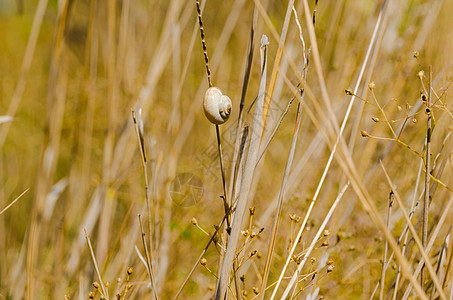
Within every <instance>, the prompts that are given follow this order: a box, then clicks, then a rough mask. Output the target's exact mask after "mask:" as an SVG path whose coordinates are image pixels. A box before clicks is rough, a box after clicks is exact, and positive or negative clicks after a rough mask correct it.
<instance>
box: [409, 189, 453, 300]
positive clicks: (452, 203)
mask: <svg viewBox="0 0 453 300" xmlns="http://www.w3.org/2000/svg"><path fill="white" fill-rule="evenodd" d="M452 206H453V197H450V200H449V201H448V204H447V206H446V207H445V209H444V210H443V213H442V216H441V217H440V219H439V221H438V223H437V225H436V229H435V230H434V232H433V234H432V236H431V239H430V241H429V243H428V245H427V246H426V253H429V252H430V251H431V248H432V247H433V245H434V242H435V240H436V238H437V235H438V234H439V232H440V230H441V229H442V225H443V224H444V222H445V220H446V219H447V215H448V211H449V210H450V209H451V208H452ZM423 266H424V259H421V260H420V262H419V263H418V265H417V268H416V269H415V272H414V276H417V275H418V273H420V271H421V269H422V267H423ZM436 279H438V278H437V276H436ZM433 281H434V280H433ZM434 288H435V287H433V289H434ZM444 288H445V287H444V286H443V285H442V291H443V289H444ZM411 289H412V287H411V285H410V284H409V285H408V286H407V288H406V291H405V293H404V296H403V298H402V299H407V298H408V297H409V293H410V291H411Z"/></svg>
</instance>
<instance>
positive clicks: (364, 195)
mask: <svg viewBox="0 0 453 300" xmlns="http://www.w3.org/2000/svg"><path fill="white" fill-rule="evenodd" d="M283 78H284V79H285V81H287V84H288V86H289V87H290V88H291V90H292V92H293V93H296V92H297V90H296V88H295V87H294V86H293V85H292V84H291V83H290V82H289V81H288V80H287V79H286V77H283ZM305 92H307V93H308V96H309V99H310V100H311V101H313V100H314V96H313V95H312V94H311V92H310V90H309V89H308V87H307V88H305ZM302 103H304V102H302ZM313 104H316V103H315V102H313ZM304 109H305V111H306V112H307V115H308V116H309V117H310V119H311V120H312V122H313V123H314V124H315V126H316V128H317V129H318V130H320V131H321V132H322V133H323V136H324V139H325V141H326V142H327V144H328V146H329V147H330V149H333V147H334V142H333V141H332V140H330V139H329V138H328V137H327V136H326V134H327V133H326V132H324V131H325V130H326V128H324V127H323V126H321V125H320V123H319V121H318V118H317V116H315V115H314V114H313V112H312V111H311V109H310V107H308V106H305V107H304ZM320 116H321V117H323V115H322V114H321V115H320ZM332 119H333V117H332V116H329V119H325V118H323V122H328V123H330V122H331V121H332ZM332 125H335V124H332ZM335 130H339V129H338V127H336V128H335ZM340 142H341V144H340V148H339V149H340V151H339V152H338V154H337V162H338V163H339V165H340V167H341V168H342V169H343V171H344V172H345V173H346V175H347V177H348V179H349V180H350V182H351V185H352V187H353V188H354V191H355V192H356V194H357V196H358V199H359V200H360V202H361V204H362V206H363V208H364V209H365V211H366V212H367V213H368V215H369V216H370V218H371V219H372V221H373V222H374V223H375V225H376V226H377V227H378V228H379V230H380V231H381V232H382V233H383V234H384V235H385V238H386V239H387V240H388V241H389V245H390V246H391V247H392V249H393V251H394V253H395V256H396V258H397V259H398V261H400V263H401V270H402V272H403V274H404V276H405V277H406V278H407V279H409V280H410V282H411V283H412V284H413V285H414V287H415V291H416V292H417V295H418V297H420V298H421V299H428V298H427V297H426V295H425V293H424V292H423V290H422V288H421V287H420V284H418V282H417V281H416V278H415V277H414V276H413V272H412V270H411V268H410V265H409V263H408V261H407V260H406V259H405V257H403V255H402V254H401V251H400V249H399V248H398V245H397V243H396V241H395V239H394V237H393V236H392V235H391V234H390V233H389V232H388V231H387V229H386V226H385V223H384V221H383V220H382V219H381V217H380V214H379V212H378V211H377V209H376V207H375V205H374V203H373V201H372V199H371V196H370V194H369V193H368V191H367V190H366V188H365V187H364V185H363V184H362V182H361V179H360V177H359V175H358V173H357V169H356V167H355V164H354V162H353V160H352V157H351V155H350V153H349V151H348V150H347V148H346V145H345V141H344V140H343V139H341V138H340Z"/></svg>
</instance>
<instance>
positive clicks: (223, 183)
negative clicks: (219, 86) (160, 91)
mask: <svg viewBox="0 0 453 300" xmlns="http://www.w3.org/2000/svg"><path fill="white" fill-rule="evenodd" d="M195 2H196V5H197V14H198V25H199V26H200V36H201V44H202V46H203V55H204V60H205V63H206V73H207V76H208V86H209V87H212V81H211V70H210V69H209V58H208V50H207V46H206V40H205V36H204V29H203V21H202V19H201V9H200V1H199V0H195ZM215 129H216V135H217V148H218V152H219V161H220V172H221V173H222V187H223V198H222V199H223V206H224V207H225V213H226V212H228V200H227V193H226V182H225V170H224V168H223V156H222V143H221V140H220V130H219V125H217V124H216V125H215ZM227 227H230V220H229V217H227Z"/></svg>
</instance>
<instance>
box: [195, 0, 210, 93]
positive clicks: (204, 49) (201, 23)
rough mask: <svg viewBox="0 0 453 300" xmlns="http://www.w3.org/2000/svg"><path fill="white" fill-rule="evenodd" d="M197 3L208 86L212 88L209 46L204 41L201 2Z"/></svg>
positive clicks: (196, 0)
mask: <svg viewBox="0 0 453 300" xmlns="http://www.w3.org/2000/svg"><path fill="white" fill-rule="evenodd" d="M195 2H196V4H197V14H198V25H199V26H200V36H201V44H202V46H203V55H204V61H205V63H206V73H207V75H208V84H209V87H211V86H212V81H211V70H210V69H209V58H208V50H207V46H206V40H205V39H204V29H203V21H202V19H201V9H200V1H199V0H195Z"/></svg>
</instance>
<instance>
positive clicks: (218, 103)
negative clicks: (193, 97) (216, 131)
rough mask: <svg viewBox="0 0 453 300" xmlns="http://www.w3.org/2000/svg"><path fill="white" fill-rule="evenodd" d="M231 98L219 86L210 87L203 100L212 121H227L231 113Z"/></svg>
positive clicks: (205, 111) (218, 122)
mask: <svg viewBox="0 0 453 300" xmlns="http://www.w3.org/2000/svg"><path fill="white" fill-rule="evenodd" d="M231 107H232V103H231V99H230V98H229V97H228V96H226V95H223V94H222V92H221V91H220V89H219V88H216V87H210V88H209V89H208V90H207V91H206V93H205V95H204V100H203V109H204V114H205V115H206V118H208V120H209V121H210V122H211V123H214V124H217V125H220V124H223V123H225V122H226V121H227V120H228V118H229V117H230V113H231Z"/></svg>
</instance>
